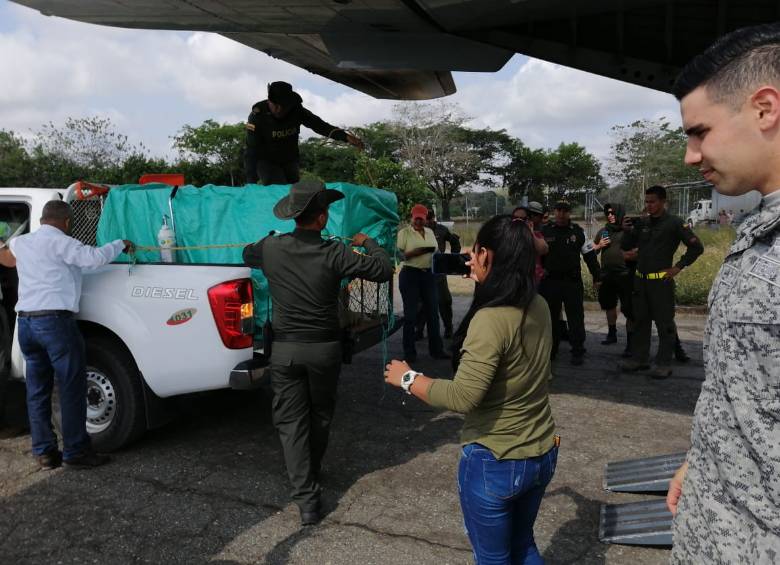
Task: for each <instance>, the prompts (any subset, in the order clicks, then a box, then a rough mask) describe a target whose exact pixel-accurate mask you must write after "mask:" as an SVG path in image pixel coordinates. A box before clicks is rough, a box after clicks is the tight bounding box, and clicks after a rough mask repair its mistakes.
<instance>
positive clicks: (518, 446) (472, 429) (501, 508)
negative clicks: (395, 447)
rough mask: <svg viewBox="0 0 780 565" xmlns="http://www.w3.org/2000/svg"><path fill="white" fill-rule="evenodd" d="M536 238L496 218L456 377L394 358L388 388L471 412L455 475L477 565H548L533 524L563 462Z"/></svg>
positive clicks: (479, 247) (460, 333)
mask: <svg viewBox="0 0 780 565" xmlns="http://www.w3.org/2000/svg"><path fill="white" fill-rule="evenodd" d="M535 258H536V253H535V251H534V244H533V235H532V233H531V231H530V230H529V229H528V227H527V226H526V225H525V223H523V222H522V221H519V220H517V219H513V218H512V217H511V216H508V215H502V216H496V217H494V218H492V219H491V220H489V221H488V222H486V223H485V224H484V225H483V226H482V228H481V229H480V230H479V233H478V234H477V241H476V243H475V244H474V248H473V249H472V251H471V260H470V261H469V262H468V265H469V267H470V277H471V278H472V279H474V280H475V281H476V287H475V292H474V300H473V302H472V304H471V307H470V308H469V310H468V312H467V313H466V316H465V317H464V319H463V322H461V325H460V327H459V328H458V330H457V332H455V336H454V344H455V348H454V351H456V352H458V351H459V352H460V358H459V362H458V363H457V371H456V374H455V378H454V380H451V381H450V380H446V379H435V378H431V377H428V376H425V375H423V374H422V373H418V372H416V371H414V370H412V368H411V367H410V366H409V365H408V364H407V363H406V362H404V361H398V360H394V361H392V362H391V363H389V364H388V365H387V367H386V371H385V380H386V382H388V383H390V384H392V385H394V386H397V387H401V388H403V389H404V391H405V392H406V393H407V394H413V395H414V396H416V397H418V398H419V399H421V400H423V401H424V402H426V403H428V404H430V405H431V406H434V407H437V408H443V409H447V410H453V411H455V412H461V413H464V414H466V418H465V421H464V426H463V430H462V432H461V443H462V445H463V448H462V452H461V459H460V464H459V468H458V491H459V493H460V503H461V509H462V511H463V518H464V524H465V526H466V531H467V534H468V536H469V540H470V542H471V545H472V547H473V551H474V557H475V560H476V562H477V564H478V565H479V564H481V563H494V562H495V563H510V562H511V563H533V564H536V563H543V560H542V558H541V556H540V555H539V551H538V550H537V548H536V543H535V541H534V535H533V526H534V522H535V520H536V515H537V512H538V510H539V506H540V505H541V501H542V497H543V495H544V491H545V489H546V487H547V484H548V483H549V482H550V480H551V479H552V476H553V474H554V472H555V466H556V462H557V458H558V443H559V441H558V438H557V436H555V424H554V422H553V418H552V411H551V408H550V402H549V395H548V385H549V381H550V350H551V348H552V331H551V323H550V313H549V310H548V309H547V304H546V302H545V301H544V299H542V298H541V297H540V296H538V295H537V293H536V288H535V285H534V280H533V277H534V264H535Z"/></svg>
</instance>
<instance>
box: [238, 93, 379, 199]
mask: <svg viewBox="0 0 780 565" xmlns="http://www.w3.org/2000/svg"><path fill="white" fill-rule="evenodd" d="M302 101H303V100H302V99H301V97H300V95H298V93H296V92H294V91H293V89H292V86H291V85H290V84H289V83H286V82H281V81H278V82H272V83H271V84H269V85H268V99H267V100H262V101H260V102H258V103H257V104H255V105H254V106H252V112H251V113H250V114H249V118H248V119H247V122H246V154H245V156H244V158H245V166H246V182H247V183H256V182H257V181H258V179H259V180H260V183H261V184H266V185H267V184H292V183H294V182H298V179H299V174H298V169H299V161H300V157H299V154H298V136H299V134H300V132H301V126H302V125H304V126H306V127H307V128H309V129H311V130H313V131H315V132H317V133H318V134H320V135H322V136H325V137H329V138H331V139H336V140H338V141H344V142H347V143H349V144H350V145H354V146H355V147H357V148H359V149H362V148H363V142H362V141H361V140H360V139H359V138H357V137H355V136H354V135H352V134H351V133H347V132H346V131H344V130H343V129H341V128H337V127H336V126H332V125H330V124H329V123H327V122H325V121H324V120H322V119H321V118H319V117H318V116H315V115H314V114H312V113H311V112H310V111H309V110H307V109H306V108H304V107H303V105H302Z"/></svg>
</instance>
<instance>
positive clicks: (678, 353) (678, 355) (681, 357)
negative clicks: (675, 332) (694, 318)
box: [674, 337, 691, 363]
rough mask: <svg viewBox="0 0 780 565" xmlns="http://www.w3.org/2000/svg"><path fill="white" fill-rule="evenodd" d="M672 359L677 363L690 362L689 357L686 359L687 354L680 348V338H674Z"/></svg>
mask: <svg viewBox="0 0 780 565" xmlns="http://www.w3.org/2000/svg"><path fill="white" fill-rule="evenodd" d="M674 358H675V359H677V361H678V362H679V363H687V362H688V361H690V360H691V358H690V357H688V354H687V353H686V352H685V350H684V349H683V346H682V342H681V341H680V338H679V337H678V338H675V340H674Z"/></svg>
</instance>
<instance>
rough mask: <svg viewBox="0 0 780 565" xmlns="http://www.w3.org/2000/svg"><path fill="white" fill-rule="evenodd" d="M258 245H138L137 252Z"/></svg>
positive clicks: (250, 243)
mask: <svg viewBox="0 0 780 565" xmlns="http://www.w3.org/2000/svg"><path fill="white" fill-rule="evenodd" d="M253 243H256V242H254V241H252V242H249V243H216V244H214V245H182V246H177V247H159V246H157V247H154V246H151V245H136V246H135V250H136V251H162V250H163V249H169V250H171V251H189V250H191V249H227V248H230V247H246V246H247V245H252V244H253Z"/></svg>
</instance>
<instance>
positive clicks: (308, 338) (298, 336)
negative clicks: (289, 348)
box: [273, 330, 341, 343]
mask: <svg viewBox="0 0 780 565" xmlns="http://www.w3.org/2000/svg"><path fill="white" fill-rule="evenodd" d="M273 332H274V341H297V342H300V343H327V342H329V341H341V338H340V335H339V334H340V333H341V332H340V330H336V331H335V332H334V331H329V330H313V331H305V332H295V333H282V332H277V331H276V330H274V331H273ZM334 338H335V339H334Z"/></svg>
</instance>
